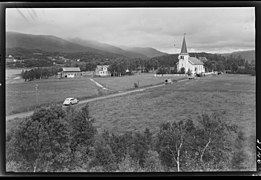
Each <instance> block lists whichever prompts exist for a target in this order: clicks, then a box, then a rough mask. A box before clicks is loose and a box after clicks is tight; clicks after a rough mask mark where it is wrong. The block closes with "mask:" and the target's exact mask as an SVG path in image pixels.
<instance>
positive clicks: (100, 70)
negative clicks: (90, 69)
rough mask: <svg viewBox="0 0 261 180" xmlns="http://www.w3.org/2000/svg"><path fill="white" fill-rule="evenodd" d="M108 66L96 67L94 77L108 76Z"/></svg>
mask: <svg viewBox="0 0 261 180" xmlns="http://www.w3.org/2000/svg"><path fill="white" fill-rule="evenodd" d="M108 67H109V65H97V67H96V69H95V75H96V76H110V75H111V74H110V72H109V71H108Z"/></svg>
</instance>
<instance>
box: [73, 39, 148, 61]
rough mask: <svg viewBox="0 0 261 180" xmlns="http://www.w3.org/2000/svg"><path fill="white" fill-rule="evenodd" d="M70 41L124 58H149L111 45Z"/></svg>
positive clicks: (87, 41) (80, 40) (88, 41)
mask: <svg viewBox="0 0 261 180" xmlns="http://www.w3.org/2000/svg"><path fill="white" fill-rule="evenodd" d="M68 40H69V41H70V42H72V43H75V44H79V45H81V46H84V47H89V48H95V49H99V50H102V51H106V52H110V53H115V54H120V55H122V56H126V57H129V58H147V56H146V55H144V54H139V53H136V52H130V51H126V50H123V49H121V48H118V47H116V46H112V45H110V44H105V43H100V42H97V41H91V40H82V39H80V38H73V39H68Z"/></svg>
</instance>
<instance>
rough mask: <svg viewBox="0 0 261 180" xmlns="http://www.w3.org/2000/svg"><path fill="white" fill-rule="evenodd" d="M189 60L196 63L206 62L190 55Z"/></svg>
mask: <svg viewBox="0 0 261 180" xmlns="http://www.w3.org/2000/svg"><path fill="white" fill-rule="evenodd" d="M188 60H189V62H190V63H191V64H194V65H203V64H204V63H203V62H202V61H200V60H199V59H197V58H196V57H189V59H188Z"/></svg>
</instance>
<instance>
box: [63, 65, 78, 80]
mask: <svg viewBox="0 0 261 180" xmlns="http://www.w3.org/2000/svg"><path fill="white" fill-rule="evenodd" d="M78 76H81V70H80V68H79V67H64V68H63V71H62V77H64V78H75V77H78Z"/></svg>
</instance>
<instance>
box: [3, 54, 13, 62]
mask: <svg viewBox="0 0 261 180" xmlns="http://www.w3.org/2000/svg"><path fill="white" fill-rule="evenodd" d="M14 60H15V59H14V57H13V56H12V55H11V54H10V55H9V56H7V57H6V58H5V61H6V62H14Z"/></svg>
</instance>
